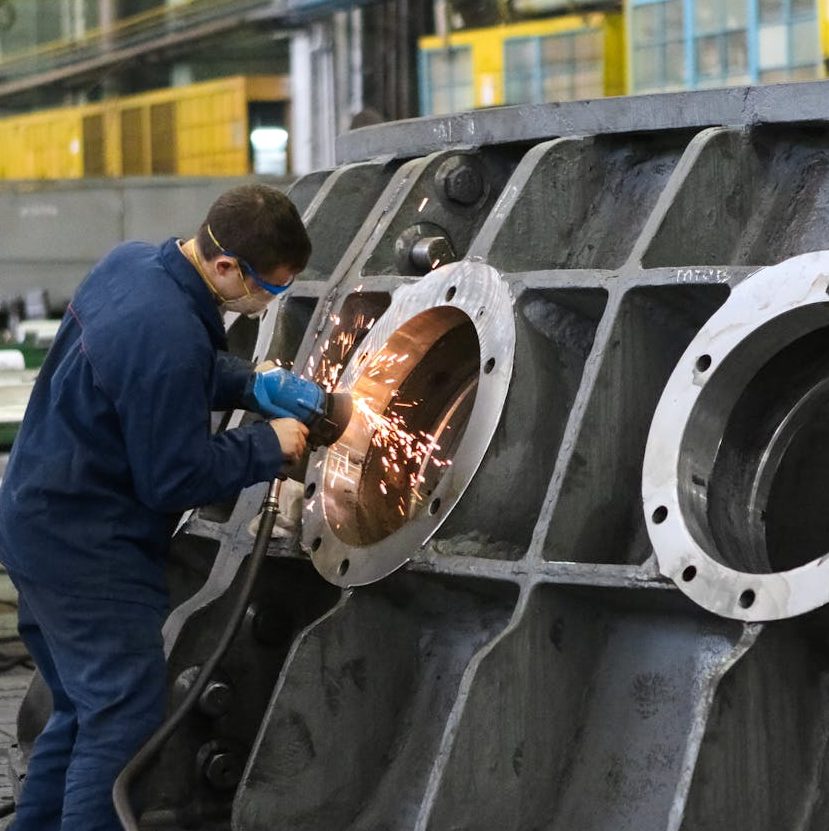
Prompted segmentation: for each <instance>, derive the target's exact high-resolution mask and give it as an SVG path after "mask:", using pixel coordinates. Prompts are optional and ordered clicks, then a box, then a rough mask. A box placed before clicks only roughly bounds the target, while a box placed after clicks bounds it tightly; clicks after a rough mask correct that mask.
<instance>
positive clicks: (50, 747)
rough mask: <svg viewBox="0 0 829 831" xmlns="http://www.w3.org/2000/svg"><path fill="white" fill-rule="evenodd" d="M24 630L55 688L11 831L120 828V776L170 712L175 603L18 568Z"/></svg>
mask: <svg viewBox="0 0 829 831" xmlns="http://www.w3.org/2000/svg"><path fill="white" fill-rule="evenodd" d="M11 577H12V580H13V582H14V584H15V586H16V587H17V590H18V592H19V610H18V614H19V630H20V636H21V638H22V639H23V642H24V643H25V644H26V647H27V649H28V650H29V654H30V655H31V656H32V658H33V659H34V662H35V664H36V665H37V668H38V670H39V671H40V673H41V674H42V675H43V678H44V680H45V681H46V683H47V685H48V686H49V689H50V690H51V691H52V699H53V710H52V715H51V718H50V719H49V721H48V723H47V724H46V727H45V728H44V730H43V732H42V733H41V734H40V736H39V737H38V739H37V741H36V742H35V746H34V751H33V753H32V756H31V758H30V759H29V765H28V770H27V773H26V778H25V779H24V780H23V791H22V794H21V798H20V802H19V803H18V805H17V810H16V813H15V820H14V822H13V824H12V825H11V829H12V831H121V824H120V822H119V821H118V819H117V817H116V815H115V810H114V808H113V804H112V786H113V783H114V782H115V778H116V777H117V776H118V774H119V773H120V771H121V770H122V768H123V767H124V765H125V764H126V763H127V762H128V761H129V759H130V758H131V757H132V756H133V755H134V754H135V752H136V751H137V750H138V748H139V747H140V746H141V745H142V744H143V743H144V741H145V740H146V739H147V738H148V737H149V736H150V734H151V733H152V732H153V731H154V730H155V729H156V728H157V727H158V725H159V724H160V723H161V721H162V719H163V716H164V705H165V686H166V685H165V675H166V667H165V661H164V650H163V645H162V638H161V626H162V623H163V621H164V612H165V611H166V610H164V609H161V608H155V607H153V606H151V605H147V604H144V603H137V602H129V601H124V600H110V599H99V598H89V597H74V596H71V595H70V594H67V593H66V592H63V591H59V590H55V589H51V588H49V587H46V586H43V585H39V584H38V583H36V582H34V581H31V580H28V579H24V578H22V577H20V576H19V575H15V574H12V575H11Z"/></svg>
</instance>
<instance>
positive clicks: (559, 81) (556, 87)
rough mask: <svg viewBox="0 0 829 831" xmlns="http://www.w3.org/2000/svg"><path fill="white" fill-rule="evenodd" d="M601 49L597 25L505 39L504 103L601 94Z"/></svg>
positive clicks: (576, 98)
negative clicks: (578, 29)
mask: <svg viewBox="0 0 829 831" xmlns="http://www.w3.org/2000/svg"><path fill="white" fill-rule="evenodd" d="M603 51H604V50H603V38H602V32H601V30H599V29H583V30H580V31H577V32H568V33H566V34H561V35H551V36H548V37H531V38H511V39H509V40H506V41H505V42H504V98H505V103H507V104H524V103H534V104H540V103H544V102H549V101H573V100H579V99H584V98H599V97H601V96H602V95H603V94H604V60H603Z"/></svg>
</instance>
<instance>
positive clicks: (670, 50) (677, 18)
mask: <svg viewBox="0 0 829 831" xmlns="http://www.w3.org/2000/svg"><path fill="white" fill-rule="evenodd" d="M631 30H632V32H631V42H632V47H633V48H632V57H633V77H632V86H633V92H637V93H638V92H658V91H664V90H672V89H678V88H681V87H683V86H685V32H684V15H683V0H632V8H631Z"/></svg>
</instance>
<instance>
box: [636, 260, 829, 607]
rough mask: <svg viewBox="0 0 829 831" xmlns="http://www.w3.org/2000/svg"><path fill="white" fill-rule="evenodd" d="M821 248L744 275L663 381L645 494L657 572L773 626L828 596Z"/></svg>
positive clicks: (828, 348) (828, 323) (828, 279)
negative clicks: (662, 391)
mask: <svg viewBox="0 0 829 831" xmlns="http://www.w3.org/2000/svg"><path fill="white" fill-rule="evenodd" d="M827 284H829V252H815V253H810V254H804V255H801V256H800V257H795V258H793V259H791V260H786V261H784V262H782V263H780V264H779V265H776V266H772V267H769V268H765V269H762V270H760V271H758V272H757V273H755V274H752V275H751V276H750V277H747V278H746V279H745V280H744V281H743V282H742V283H741V284H740V285H738V286H737V287H736V288H735V289H734V291H733V292H732V294H731V296H730V298H729V299H728V301H727V302H726V303H725V304H724V305H723V306H722V308H721V309H720V310H719V311H718V312H716V313H715V314H714V315H713V316H712V317H711V319H710V320H709V321H708V323H707V324H706V325H705V326H704V327H703V328H702V329H701V330H700V332H699V334H698V335H697V337H696V338H695V339H694V340H693V341H692V343H691V344H690V346H689V347H688V349H687V350H686V352H685V354H684V355H683V356H682V358H681V359H680V361H679V363H678V364H677V367H676V370H675V371H674V373H673V375H672V376H671V378H670V380H669V381H668V384H667V385H666V387H665V392H664V393H663V396H662V399H661V401H660V404H659V407H658V408H657V410H656V414H655V416H654V420H653V424H652V427H651V431H650V435H649V438H648V448H647V452H646V455H645V464H644V475H643V498H644V505H645V512H646V515H647V516H648V531H649V533H650V536H651V539H652V541H653V544H654V549H655V551H656V556H657V559H658V561H659V568H660V571H661V572H662V573H663V574H665V575H666V576H668V577H671V578H672V579H673V580H674V581H675V582H676V584H677V585H678V586H679V587H680V588H681V589H682V590H683V591H684V592H685V593H686V594H688V596H689V597H691V598H692V599H693V600H694V601H696V602H697V603H699V604H700V605H701V606H704V607H705V608H707V609H709V610H710V611H712V612H715V613H717V614H722V615H726V616H729V617H735V618H740V619H743V620H773V619H778V618H786V617H791V616H793V615H798V614H802V613H804V612H808V611H811V610H812V609H815V608H817V607H820V606H823V605H825V604H826V603H827V602H829V558H827V557H826V556H825V555H826V554H827V553H829V513H827V510H826V504H825V493H826V489H827V484H829V466H827V461H829V455H828V454H829V443H827V438H829V429H828V428H827V414H829V297H827Z"/></svg>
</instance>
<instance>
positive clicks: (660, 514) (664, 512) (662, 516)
mask: <svg viewBox="0 0 829 831" xmlns="http://www.w3.org/2000/svg"><path fill="white" fill-rule="evenodd" d="M667 518H668V509H667V508H666V507H665V506H664V505H660V506H659V507H658V508H657V509H656V510H655V511H654V512H653V513H652V514H651V519H652V520H653V521H654V523H655V524H656V525H659V524H660V523H662V522H664V521H665V520H666V519H667Z"/></svg>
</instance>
